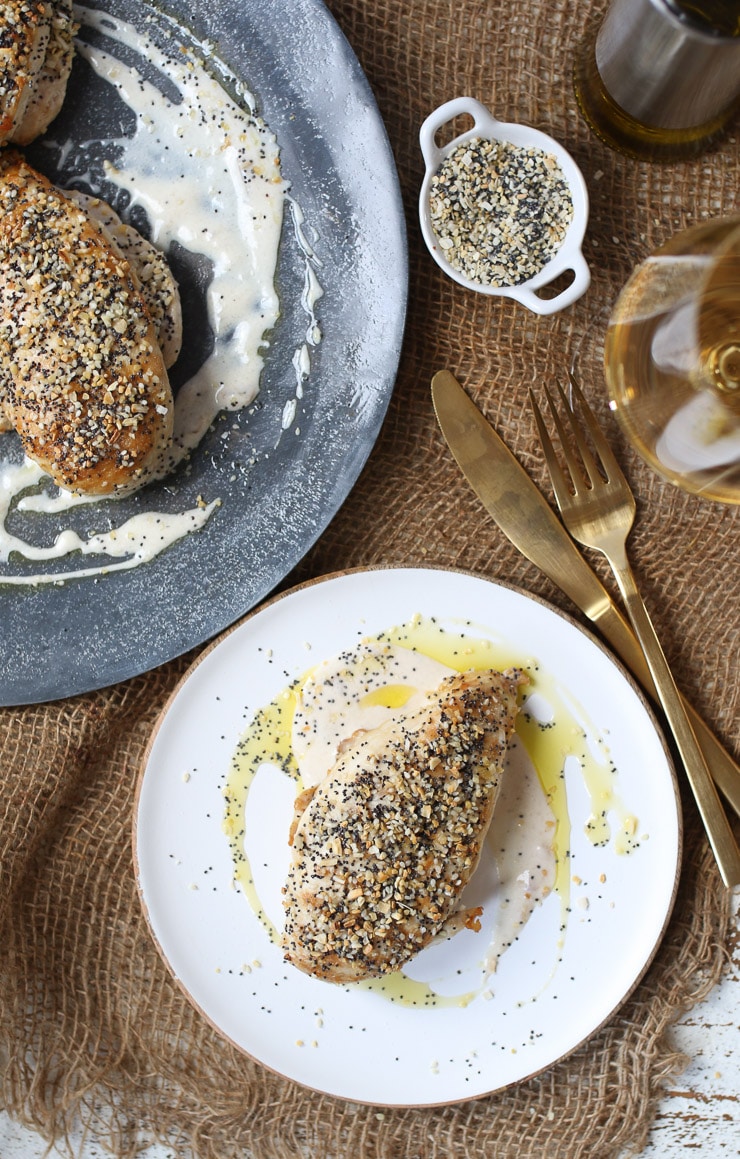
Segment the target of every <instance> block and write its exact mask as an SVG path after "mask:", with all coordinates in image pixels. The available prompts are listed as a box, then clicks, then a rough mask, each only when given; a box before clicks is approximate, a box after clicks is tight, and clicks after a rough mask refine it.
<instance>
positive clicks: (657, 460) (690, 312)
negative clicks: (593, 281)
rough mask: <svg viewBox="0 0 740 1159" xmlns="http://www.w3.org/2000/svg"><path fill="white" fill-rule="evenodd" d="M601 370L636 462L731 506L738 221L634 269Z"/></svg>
mask: <svg viewBox="0 0 740 1159" xmlns="http://www.w3.org/2000/svg"><path fill="white" fill-rule="evenodd" d="M604 367H605V372H606V381H607V386H608V389H609V394H610V400H611V407H612V409H613V410H614V412H615V413H616V416H617V419H618V420H619V422H620V424H621V426H622V428H623V430H624V431H625V433H626V435H627V437H628V438H629V439H630V441H631V442H632V444H633V445H634V447H635V448H636V450H637V451H638V452H639V453H640V454H641V455H642V457H643V458H644V459H645V460H646V461H647V462H648V463H649V464H650V465H651V466H652V467H653V468H655V470H657V471H658V472H660V474H661V475H663V476H664V477H665V478H666V479H669V480H670V481H671V482H672V483H675V484H677V485H678V486H679V487H683V488H684V489H686V490H687V491H691V492H693V493H695V494H697V495H701V496H704V497H705V498H707V499H713V500H717V501H719V502H723V503H740V217H734V218H720V219H715V220H712V221H708V222H704V223H702V224H701V225H697V226H694V227H693V228H691V229H688V230H686V231H684V232H683V233H681V234H678V235H677V236H676V237H674V238H672V239H671V240H670V241H669V242H668V243H667V244H666V245H664V246H662V247H661V249H659V250H657V251H656V252H655V253H654V254H652V255H651V256H650V257H649V258H647V260H646V261H644V262H643V263H642V264H641V265H640V266H638V267H637V269H636V270H635V271H634V273H633V274H632V275H631V277H630V279H629V281H628V282H627V284H626V286H625V287H624V289H623V290H622V292H621V294H620V295H619V298H618V300H617V303H616V306H615V307H614V310H613V312H612V316H611V319H610V321H609V326H608V328H607V334H606V341H605V346H604Z"/></svg>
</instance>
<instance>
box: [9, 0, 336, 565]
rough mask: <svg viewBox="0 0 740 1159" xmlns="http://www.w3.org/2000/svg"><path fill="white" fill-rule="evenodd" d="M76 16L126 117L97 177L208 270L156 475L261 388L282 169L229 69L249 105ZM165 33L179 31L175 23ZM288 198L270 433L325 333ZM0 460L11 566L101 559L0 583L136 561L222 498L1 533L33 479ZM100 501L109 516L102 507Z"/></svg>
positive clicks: (66, 504) (168, 242) (123, 35)
mask: <svg viewBox="0 0 740 1159" xmlns="http://www.w3.org/2000/svg"><path fill="white" fill-rule="evenodd" d="M75 18H76V19H77V20H78V21H79V22H80V25H81V29H80V34H79V37H78V41H77V50H78V52H79V53H80V55H82V56H83V57H84V58H85V59H86V60H87V62H88V63H89V65H90V67H91V68H92V69H93V70H94V71H95V73H96V74H97V75H98V76H99V77H101V78H102V79H103V80H105V81H107V82H108V83H109V84H110V85H112V86H113V87H114V88H115V89H116V92H117V93H118V95H119V97H120V98H121V99H122V100H123V101H124V102H125V103H126V104H127V105H128V107H129V108H130V109H132V110H133V112H134V113H135V114H136V127H135V131H134V133H133V136H131V137H125V136H122V137H117V138H112V139H110V140H109V141H107V142H106V145H107V146H113V147H115V153H116V158H117V159H116V164H115V166H113V165H112V164H111V163H109V162H107V163H106V177H107V178H108V179H109V180H110V181H111V182H113V183H114V184H115V185H117V186H118V187H119V188H120V189H123V190H126V191H127V192H128V194H129V196H130V203H129V207H128V210H127V214H126V216H127V217H128V216H129V215H130V212H131V210H132V209H134V208H135V207H136V206H139V207H141V208H143V209H144V210H145V211H146V214H147V218H148V221H149V224H150V229H151V239H152V241H153V242H154V244H155V245H157V246H158V247H159V248H160V249H162V250H163V251H165V252H167V251H168V250H169V249H170V247H171V246H173V245H174V244H175V243H178V244H179V245H181V246H182V247H184V248H185V249H186V250H188V251H189V252H190V253H192V254H198V255H202V256H203V257H205V258H206V259H207V260H208V261H209V263H210V265H211V267H212V271H213V273H212V278H211V281H210V284H209V287H208V291H207V311H208V323H209V326H210V329H211V331H212V333H213V341H214V345H213V350H212V353H211V354H210V355H209V357H208V358H207V359H206V361H205V362H204V364H203V365H202V366H201V367H200V368H199V370H198V371H197V372H196V373H195V374H194V376H193V377H192V378H191V379H190V380H189V381H188V382H187V383H185V384H184V385H183V386H182V387H181V388H180V390H179V391H178V394H177V398H176V404H175V431H174V439H173V445H172V448H171V449H170V450H169V451H168V453H167V456H166V459H165V460H163V462H162V464H161V465H160V469H159V471H158V472H157V474H158V476H159V477H160V478H163V477H164V476H166V475H167V474H168V473H169V472H170V471H172V470H173V468H174V467H175V466H176V465H177V464H178V463H179V462H181V461H182V460H183V459H184V458H185V457H186V456H187V455H188V454H189V453H190V452H191V451H192V450H193V449H194V448H195V447H196V446H197V445H198V443H199V442H200V440H201V439H202V437H203V435H204V434H205V432H206V431H207V430H208V429H209V427H210V426H211V425H212V423H213V421H214V419H215V418H216V417H217V415H218V414H219V413H220V412H221V411H228V410H240V409H242V408H244V407H247V406H249V404H250V403H251V402H253V401H254V399H255V397H256V395H257V393H258V390H259V383H260V375H261V372H262V369H263V365H264V354H265V351H266V349H267V347H268V338H267V335H268V334H269V332H270V330H271V329H272V328H273V327H274V325H275V323H276V322H277V319H278V316H279V313H280V305H279V301H278V296H277V293H276V290H275V270H276V265H277V254H278V246H279V241H280V235H281V230H282V226H283V212H284V204H285V201H286V185H285V182H284V180H283V178H282V176H281V174H280V166H279V148H278V143H277V140H276V138H275V136H274V135H273V133H272V132H271V131H270V130H269V129H268V127H267V126H266V125H265V124H264V122H263V121H262V120H261V119H260V118H258V117H257V116H256V115H255V113H254V100H253V98H252V97H251V95H250V94H249V93H248V92H247V91H246V90H245V89H244V87H243V86H241V85H240V84H239V83H237V82H236V81H235V79H234V78H230V80H231V83H232V85H233V87H234V90H235V91H236V92H237V93H238V96H239V99H240V101H243V103H244V106H245V107H241V106H240V105H238V104H237V103H236V102H235V101H234V100H232V98H231V97H230V96H229V95H228V94H227V92H226V91H225V89H224V88H223V87H222V86H221V85H220V84H219V83H218V81H217V80H215V79H214V78H213V76H211V75H210V74H209V73H208V72H207V71H206V70H205V68H204V67H203V64H202V62H201V61H200V60H199V59H198V58H197V57H196V56H195V55H194V54H193V53H191V52H190V51H186V50H183V51H180V49H179V44H178V48H177V55H174V54H173V55H172V56H170V55H167V54H165V53H163V52H162V51H161V50H160V48H158V46H157V45H156V44H155V43H154V41H153V40H152V39H151V37H149V36H148V35H147V34H146V33H145V32H144V31H142V30H140V29H137V28H135V27H133V26H132V25H130V24H127V23H125V22H124V21H121V20H118V19H116V18H114V17H112V16H109V15H108V14H106V13H104V12H99V11H93V10H91V9H88V8H84V7H76V8H75ZM157 19H158V20H161V21H162V23H163V24H164V23H165V22H166V21H167V18H166V17H165V16H164V15H161V16H159V17H157ZM87 29H94V30H96V31H98V32H102V33H104V34H105V36H106V37H107V38H108V40H109V43H110V42H112V44H111V47H110V48H108V47H106V48H105V49H103V48H101V47H100V46H98V45H93V44H90V43H89V42H87V41H86V39H85V33H86V30H87ZM173 30H174V31H175V32H176V26H175V25H174V24H173ZM175 39H177V37H175ZM114 45H119V46H121V47H122V48H123V49H126V50H133V51H134V52H135V53H137V54H138V55H139V56H140V57H141V58H143V59H144V60H145V61H146V62H147V64H148V66H150V67H151V66H154V68H155V69H156V70H157V72H158V73H159V74H161V76H162V77H163V78H166V79H167V82H168V84H169V85H170V86H172V85H174V86H175V88H176V90H177V93H178V96H179V98H180V99H179V101H176V100H172V99H171V98H170V97H169V96H168V95H166V94H165V93H164V92H162V91H161V90H160V89H159V88H158V87H157V85H155V84H152V83H150V81H148V80H146V79H144V78H143V77H142V75H141V74H140V73H139V72H138V70H137V69H135V68H134V67H132V66H131V65H130V64H128V63H124V62H123V61H122V60H120V59H118V57H117V56H116V55H115V48H114V47H113V46H114ZM174 52H175V50H174V49H173V53H174ZM57 148H58V150H59V153H60V156H62V157H63V158H65V160H66V161H68V160H69V158H70V157H73V155H74V145H73V144H72V143H71V142H63V143H59V144H57ZM75 178H76V179H78V180H80V181H82V182H83V183H85V184H87V185H88V187H91V188H92V192H93V193H97V192H98V190H96V189H95V188H94V183H93V182H92V181H91V179H90V174H89V173H87V172H84V171H80V172H79V173H78V174H76V175H75ZM289 205H290V214H291V220H292V223H293V229H294V232H295V236H296V238H297V240H298V242H299V245H300V246H301V249H302V251H303V253H304V255H305V278H304V285H303V287H302V293H301V305H302V308H303V310H304V311H305V313H306V317H307V326H306V337H305V342H304V343H303V344H302V345H301V347H300V348H299V350H297V351H296V354H295V356H294V359H293V367H294V370H295V376H296V392H295V399H294V400H292V401H290V402H288V403H287V404H286V407H285V409H284V411H283V414H282V416H281V429H280V431H279V432H278V435H277V437H278V438H279V437H280V436H281V434H282V432H283V431H284V430H286V429H288V428H289V427H290V426H291V425H292V423H293V422H294V421H295V417H296V412H297V407H298V402H299V401H300V399H301V398H302V397H303V387H304V382H305V380H306V379H307V377H308V375H309V373H310V369H311V353H310V348H311V347H314V346H316V345H317V344H318V343H319V342H320V341H321V331H320V327H319V326H318V323H317V320H316V314H315V306H316V303H317V301H318V300H319V298H320V297H321V294H322V293H323V291H322V288H321V286H320V284H319V281H318V279H317V276H316V274H315V272H314V268H313V267H314V266H320V262H319V261H318V258H317V257H316V254H315V253H314V250H313V246H312V245H311V244H310V242H309V240H308V237H307V234H306V230H305V222H304V217H303V213H302V211H301V209H300V207H299V206H298V205H297V203H296V202H295V201H293V200H292V199H289ZM186 341H187V335H186ZM0 468H1V469H2V478H3V507H2V512H1V514H2V520H1V521H0V560H3V561H7V560H8V557H9V556H10V554H11V553H13V552H15V553H17V554H18V555H20V556H23V557H24V558H25V559H27V560H39V561H41V560H50V559H58V558H61V557H63V556H65V555H68V554H70V553H72V552H82V553H83V554H84V555H99V556H102V557H104V559H103V562H100V563H99V565H98V566H91V567H89V568H86V569H82V570H80V569H77V570H74V571H69V572H64V573H62V574H60V573H58V572H56V573H52V572H50V573H49V574H41V573H39V574H35V575H28V576H14V577H10V576H7V575H4V576H2V577H0V580H2V581H4V582H12V583H32V584H38V583H44V582H52V583H57V582H60V580H61V579H64V578H80V577H83V576H89V575H93V574H99V573H100V572H104V571H110V570H112V569H113V568H116V569H121V568H125V567H133V566H137V565H138V564H140V563H144V562H146V561H147V560H149V559H151V558H153V557H154V555H157V554H159V552H160V551H162V550H164V548H165V547H167V546H170V545H171V544H172V543H174V542H175V541H176V540H177V539H179V538H181V537H182V536H184V535H187V534H189V533H190V532H191V531H193V530H196V529H198V528H200V527H202V526H203V525H204V523H205V522H206V521H207V519H208V518H209V516H210V515H211V513H212V512H213V510H214V509H215V507H216V506H218V502H219V501H218V500H213V501H211V502H210V503H207V504H205V503H204V504H203V505H202V506H201V505H199V506H198V507H197V508H195V509H193V510H188V511H183V512H179V513H176V514H168V515H165V514H163V513H161V512H156V511H145V512H142V513H140V514H138V515H136V516H134V517H133V518H132V519H129V520H127V521H126V522H125V523H123V524H122V525H120V526H119V527H118V528H114V529H112V530H111V531H108V532H106V533H104V534H95V535H91V536H90V537H88V538H86V539H85V538H82V537H80V536H79V535H78V534H77V533H76V532H74V531H72V530H70V529H69V528H66V529H65V528H64V527H61V526H60V527H59V530H58V534H57V535H56V539H55V542H54V545H53V546H52V547H44V548H38V547H36V546H34V545H33V544H31V543H28V542H25V541H24V540H22V539H20V538H19V537H17V536H14V535H13V534H11V533H10V532H9V531H8V530H7V528H6V526H5V518H6V516H7V515H8V513H9V512H10V511H11V509H12V506H13V501H14V500H17V499H18V496H19V495H22V493H23V491H24V490H26V489H28V488H29V487H33V486H36V485H37V484H38V483H39V482H40V480H41V478H42V476H41V473H40V472H37V471H36V470H35V469H34V467H33V465H31V464H29V463H28V462H26V463H24V464H23V465H22V466H18V465H16V464H10V463H5V464H1V463H0ZM89 502H91V500H90V499H88V498H80V497H77V496H74V495H71V494H69V493H67V492H64V491H59V493H58V494H51V493H49V492H44V493H42V494H40V495H34V496H26V497H25V498H23V499H21V500H20V501H19V502H18V503H17V506H18V510H21V511H31V510H33V511H36V512H38V513H39V514H45V515H48V516H51V515H58V514H60V513H62V512H64V511H66V510H68V509H70V508H72V507H75V506H77V505H79V504H82V503H89ZM107 510H108V512H110V506H108V507H107ZM47 527H48V525H47ZM124 554H126V555H127V559H126V560H125V561H121V562H120V563H117V564H115V565H111V564H109V563H108V562H107V557H109V556H121V555H124Z"/></svg>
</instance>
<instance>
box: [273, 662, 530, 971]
mask: <svg viewBox="0 0 740 1159" xmlns="http://www.w3.org/2000/svg"><path fill="white" fill-rule="evenodd" d="M525 682H526V677H525V676H524V675H523V673H521V672H520V671H519V670H517V669H510V670H507V671H506V672H503V673H502V672H497V671H493V670H488V671H471V672H466V673H463V674H461V675H455V676H450V677H447V678H446V679H445V680H443V681H442V683H441V684H440V686H439V688H438V689H437V691H436V693H434V694H433V695H432V696H430V697H429V699H428V702H427V703H426V704H424V705H423V706H422V707H420V708H417V709H415V710H414V711H413V712H411V713H410V714H401V715H399V716H398V717H396V718H394V719H393V720H391V721H388V722H387V723H386V724H384V725H382V726H380V727H379V728H376V729H373V730H372V731H370V732H365V733H361V734H359V735H357V736H356V737H355V738H354V739H353V741H352V743H351V744H350V745H349V746H348V747H347V748H346V750H345V751H344V752H343V753H342V754H341V755H340V757H339V759H338V761H337V763H336V765H335V766H334V768H333V769H332V770H331V772H330V773H329V774H328V775H327V777H326V778H325V779H324V780H323V781H322V782H321V784H320V785H319V786H318V787H317V788H316V789H315V790H313V791H312V792H307V793H305V794H303V795H302V797H301V798H299V800H298V802H297V812H298V813H299V816H298V817H297V820H296V824H295V826H294V830H293V833H292V845H293V852H292V862H291V866H290V870H289V873H288V878H287V881H286V885H285V889H284V906H285V929H284V935H283V945H284V950H285V957H286V960H287V961H289V962H292V963H293V965H295V966H296V967H298V969H300V970H303V971H304V972H305V973H307V974H313V975H315V976H316V977H319V978H323V979H325V980H327V981H331V982H340V983H344V982H353V981H358V980H360V979H362V978H367V977H372V976H377V975H381V974H387V973H391V972H393V971H396V970H399V969H400V968H401V967H402V966H403V965H404V964H405V963H406V962H408V961H409V959H410V958H412V957H413V956H414V955H415V954H417V953H418V952H419V951H420V950H421V949H423V948H424V947H425V946H426V945H428V944H429V943H430V942H431V941H432V939H433V938H434V937H436V936H437V934H439V933H440V931H442V930H443V927H445V925H446V924H447V923H448V922H449V921H450V920H451V919H452V918H453V917H454V916H455V914H456V912H457V911H458V910H459V908H460V895H461V893H462V891H463V889H464V888H465V886H466V885H467V883H468V881H469V880H470V878H471V876H472V874H473V873H474V871H475V868H476V866H477V864H478V860H479V858H480V854H481V849H482V846H483V841H484V839H485V836H486V832H487V831H488V827H489V825H490V822H491V818H492V816H493V811H494V806H495V803H496V799H497V797H498V792H499V787H500V784H501V777H502V774H503V769H504V761H505V757H506V751H507V746H508V743H509V740H510V738H511V735H512V733H513V730H514V726H515V722H516V716H517V694H518V689H519V687H520V685H521V684H523V683H525ZM476 916H477V915H476V914H471V915H469V918H470V921H471V924H472V923H474V921H475V917H476Z"/></svg>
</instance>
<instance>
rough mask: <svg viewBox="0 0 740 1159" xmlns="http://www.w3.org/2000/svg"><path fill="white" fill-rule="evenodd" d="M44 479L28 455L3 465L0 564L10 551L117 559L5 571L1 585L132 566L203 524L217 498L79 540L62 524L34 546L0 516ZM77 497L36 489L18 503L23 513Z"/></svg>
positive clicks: (146, 515)
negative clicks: (35, 571) (60, 569)
mask: <svg viewBox="0 0 740 1159" xmlns="http://www.w3.org/2000/svg"><path fill="white" fill-rule="evenodd" d="M44 478H45V476H44V472H43V471H42V470H41V468H40V467H39V466H38V465H37V464H36V463H33V462H31V460H30V459H26V460H25V461H24V463H22V464H21V465H19V466H13V465H8V464H5V465H3V466H2V468H1V469H0V523H1V524H2V529H3V530H2V535H0V563H7V562H8V560H9V558H10V556H11V554H12V553H13V552H17V553H18V554H19V555H22V556H23V558H24V559H27V560H29V561H32V562H42V561H47V560H53V559H60V558H62V557H63V556H66V555H70V554H71V553H72V552H80V554H81V555H83V556H87V555H93V556H104V557H106V559H110V558H113V559H117V560H118V561H119V562H117V563H108V562H106V563H104V564H96V565H95V566H92V567H87V568H76V569H75V570H74V571H65V572H64V573H62V574H58V573H57V574H54V573H48V574H45V575H43V576H42V575H5V576H3V577H2V582H3V583H9V584H14V585H19V584H20V585H23V584H32V585H35V584H38V583H55V582H56V583H59V582H61V581H62V580H68V579H86V578H88V577H89V576H96V575H101V574H107V573H108V572H112V571H125V570H128V569H130V568H132V567H138V565H139V564H141V563H148V562H149V560H152V559H154V558H155V556H157V555H159V554H160V553H161V552H163V551H164V550H165V548H167V547H169V546H170V545H171V544H172V543H174V542H175V541H176V540H178V539H182V537H183V536H184V535H188V534H189V533H190V532H191V531H197V530H198V529H199V528H201V527H203V525H204V524H205V523H206V522H207V520H208V519H209V518H210V516H211V514H212V513H213V511H215V509H216V507H218V506H219V503H220V500H218V499H214V500H213V501H212V502H211V503H203V504H202V506H198V507H194V508H192V509H191V510H189V511H179V512H176V513H174V514H169V513H166V512H162V511H142V512H140V513H139V514H138V515H133V516H132V517H131V518H130V519H127V520H125V521H124V522H123V523H121V524H119V526H118V527H113V528H110V529H109V530H108V531H101V532H96V533H94V534H92V535H90V536H89V537H88V538H83V537H82V536H80V535H79V534H78V533H77V532H76V531H73V530H72V529H71V528H66V529H64V530H62V531H60V532H59V534H58V535H57V537H56V539H55V540H54V543H53V544H51V545H50V546H47V547H39V546H35V545H34V544H30V543H27V542H26V541H25V540H23V539H19V538H18V537H17V536H15V535H13V534H12V533H11V532H9V531H8V530H7V528H6V527H5V520H6V518H7V515H8V509H9V506H10V503H11V502H12V500H13V498H14V497H15V496H16V495H18V494H22V492H23V491H24V490H26V489H27V488H29V487H34V486H37V485H38V484H39V483H41V482H42V480H43V479H44ZM77 501H78V496H74V495H70V494H69V493H68V492H64V491H62V492H60V494H59V496H58V497H55V496H48V495H45V494H44V493H43V492H41V493H39V494H37V495H31V496H27V497H26V498H25V499H21V500H20V502H19V504H18V507H19V509H20V510H27V511H31V510H36V511H54V510H64V509H65V508H66V507H70V506H74V505H75V503H76V502H77Z"/></svg>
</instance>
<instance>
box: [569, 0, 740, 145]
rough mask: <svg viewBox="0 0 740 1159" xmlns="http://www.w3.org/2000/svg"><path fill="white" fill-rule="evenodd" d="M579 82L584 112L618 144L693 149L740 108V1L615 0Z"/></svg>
mask: <svg viewBox="0 0 740 1159" xmlns="http://www.w3.org/2000/svg"><path fill="white" fill-rule="evenodd" d="M574 81H575V90H576V97H577V99H578V104H579V107H580V109H581V112H582V114H583V116H584V117H585V119H586V121H587V122H588V123H589V125H590V126H591V128H592V129H593V130H594V132H595V133H596V134H597V135H598V136H599V137H601V139H602V140H604V141H605V142H606V143H607V144H608V145H610V146H611V147H612V148H614V149H618V150H620V151H621V152H624V153H627V154H629V155H631V156H634V157H638V158H646V159H650V160H672V159H676V158H682V157H690V156H692V155H695V154H697V153H699V152H700V151H701V150H702V149H704V148H705V147H706V146H707V145H708V144H709V143H710V142H711V141H712V140H713V139H714V138H715V137H716V136H717V135H718V134H719V133H720V132H721V131H722V129H723V128H724V127H725V126H726V124H727V122H728V121H729V120H730V118H731V117H732V116H733V114H734V113H735V112H736V111H737V110H738V108H739V107H740V0H613V2H612V5H611V7H610V9H609V11H608V12H607V14H606V17H605V18H604V21H603V23H602V24H601V26H600V27H599V28H598V30H597V31H596V32H595V33H593V32H592V33H591V35H589V36H587V37H586V39H585V41H584V43H583V45H582V46H581V48H580V50H579V52H578V55H577V58H576V62H575V66H574Z"/></svg>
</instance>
